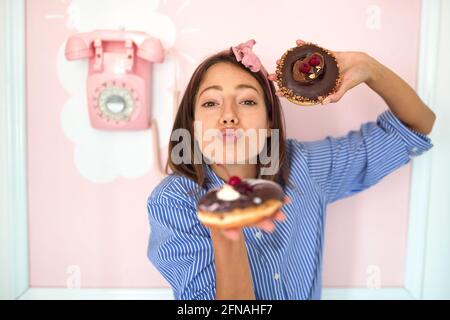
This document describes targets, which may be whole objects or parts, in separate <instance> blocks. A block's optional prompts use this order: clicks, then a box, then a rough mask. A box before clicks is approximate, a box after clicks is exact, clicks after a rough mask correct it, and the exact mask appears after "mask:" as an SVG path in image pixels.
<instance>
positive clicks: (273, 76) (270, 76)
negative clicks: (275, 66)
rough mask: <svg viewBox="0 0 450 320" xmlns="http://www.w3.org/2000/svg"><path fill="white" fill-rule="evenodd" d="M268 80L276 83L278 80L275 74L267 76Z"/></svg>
mask: <svg viewBox="0 0 450 320" xmlns="http://www.w3.org/2000/svg"><path fill="white" fill-rule="evenodd" d="M267 79H269V80H272V81H276V80H277V75H276V74H275V73H271V74H269V75H268V76H267Z"/></svg>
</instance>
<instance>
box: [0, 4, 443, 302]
mask: <svg viewBox="0 0 450 320" xmlns="http://www.w3.org/2000/svg"><path fill="white" fill-rule="evenodd" d="M440 10H441V0H436V1H426V0H424V1H422V22H421V23H422V26H421V34H420V36H421V38H420V41H421V42H420V48H421V51H420V57H419V59H420V64H419V77H418V79H419V82H418V92H419V95H420V96H421V97H422V98H423V100H424V101H425V102H426V103H427V104H429V105H431V106H432V105H433V102H434V101H433V99H434V92H435V91H434V90H435V86H434V83H435V81H436V80H435V79H436V68H435V66H433V67H432V68H430V61H436V60H437V59H432V58H431V57H434V56H435V55H436V54H437V51H438V35H439V25H440V15H439V12H440ZM0 11H1V14H4V17H3V16H0V18H1V19H0V39H4V40H0V41H2V42H0V44H1V45H2V46H4V48H5V50H0V51H4V52H3V55H2V53H1V52H0V63H1V64H2V66H5V71H4V72H3V71H2V72H0V74H1V75H0V80H1V81H2V82H3V85H1V86H0V99H2V100H0V101H1V106H4V107H2V108H1V109H0V124H1V127H0V151H1V153H0V164H1V166H0V177H2V179H0V200H1V202H0V299H18V298H20V299H173V295H172V291H171V290H170V289H165V288H161V289H158V288H154V289H65V288H61V289H46V288H29V279H28V277H29V273H28V228H27V163H26V161H27V154H26V132H27V131H26V116H25V115H26V106H25V97H26V90H25V86H26V80H25V65H26V63H25V0H0ZM18 61H19V62H20V61H22V63H17V62H18ZM425 61H426V63H425ZM424 66H427V68H423V67H424ZM0 84H2V83H1V82H0ZM6 84H8V85H6ZM430 169H431V161H430V157H429V156H428V153H427V154H425V155H423V156H421V157H419V158H416V159H415V160H414V163H413V175H412V187H411V199H410V208H411V210H410V220H409V231H408V240H407V257H406V271H405V288H402V287H399V288H381V289H364V288H361V289H351V288H336V289H334V288H333V289H331V288H330V289H324V290H323V299H420V298H422V297H423V278H424V265H425V257H426V249H427V248H426V246H425V244H426V239H427V233H426V230H427V221H428V220H427V219H428V209H429V203H428V202H429V190H430V189H429V185H430V183H429V180H430V173H429V172H430ZM424 182H425V183H424Z"/></svg>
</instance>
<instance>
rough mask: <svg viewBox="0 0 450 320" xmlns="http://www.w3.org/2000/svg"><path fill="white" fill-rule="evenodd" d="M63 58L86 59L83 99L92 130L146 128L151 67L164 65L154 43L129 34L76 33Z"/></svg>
mask: <svg viewBox="0 0 450 320" xmlns="http://www.w3.org/2000/svg"><path fill="white" fill-rule="evenodd" d="M66 58H67V59H68V60H77V59H84V58H88V59H89V73H88V78H87V99H88V109H89V118H90V121H91V124H92V126H93V127H94V128H98V129H104V130H143V129H148V128H150V123H151V118H150V117H151V114H150V82H151V65H152V63H162V62H163V61H164V51H163V47H162V45H161V43H160V41H159V40H158V39H155V38H152V37H150V36H149V35H147V34H146V33H143V32H131V31H109V30H97V31H94V32H87V33H79V34H75V35H73V36H71V37H70V38H69V40H68V41H67V44H66Z"/></svg>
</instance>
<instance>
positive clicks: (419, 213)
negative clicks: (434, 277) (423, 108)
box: [405, 0, 441, 299]
mask: <svg viewBox="0 0 450 320" xmlns="http://www.w3.org/2000/svg"><path fill="white" fill-rule="evenodd" d="M440 14H441V0H435V1H427V0H423V1H422V15H421V27H420V43H419V48H420V51H419V66H418V74H417V79H418V81H417V93H418V95H419V96H420V97H421V99H422V100H423V101H424V102H425V103H426V104H427V105H428V106H429V107H430V108H433V107H434V106H435V91H436V78H437V63H438V53H439V36H440V19H441V15H440ZM433 151H434V150H431V152H427V153H425V154H424V155H422V156H420V157H418V158H415V159H414V161H413V163H412V176H411V192H410V196H411V198H410V201H409V208H410V209H409V226H408V240H407V248H406V262H405V266H406V270H405V288H406V289H407V290H408V291H409V292H411V294H412V295H413V296H414V297H415V298H418V299H420V298H422V297H423V275H424V266H425V257H426V256H425V255H426V252H425V248H426V239H427V221H428V212H429V199H430V182H431V181H430V177H431V165H432V164H431V155H432V154H431V153H432V152H433Z"/></svg>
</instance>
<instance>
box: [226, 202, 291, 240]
mask: <svg viewBox="0 0 450 320" xmlns="http://www.w3.org/2000/svg"><path fill="white" fill-rule="evenodd" d="M284 203H285V204H287V203H290V199H289V198H288V197H285V199H284ZM285 220H286V215H285V214H284V213H283V212H282V211H281V210H280V211H278V212H277V213H276V214H274V215H273V217H271V218H267V219H264V220H262V221H260V222H258V223H256V224H255V225H252V226H250V227H256V228H260V229H262V230H264V231H266V232H273V231H274V230H275V224H274V221H281V222H283V221H285ZM221 232H222V235H223V236H225V237H226V238H228V239H230V240H239V237H240V235H241V233H242V228H233V229H223V230H221Z"/></svg>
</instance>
